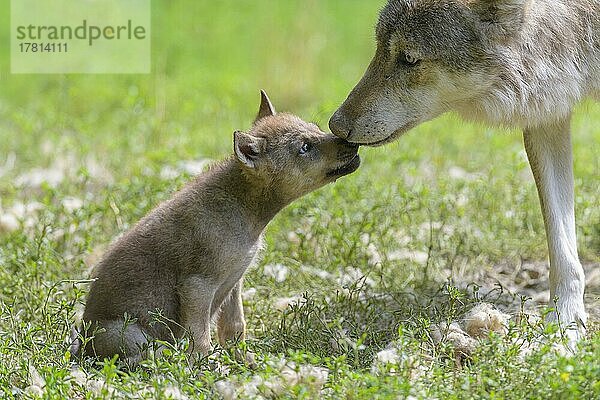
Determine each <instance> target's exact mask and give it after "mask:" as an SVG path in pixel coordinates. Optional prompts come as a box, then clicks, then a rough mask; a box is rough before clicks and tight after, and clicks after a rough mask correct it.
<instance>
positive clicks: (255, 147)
mask: <svg viewBox="0 0 600 400" xmlns="http://www.w3.org/2000/svg"><path fill="white" fill-rule="evenodd" d="M266 147H267V141H266V140H265V139H264V138H259V137H256V136H252V135H248V134H247V133H244V132H241V131H235V132H234V133H233V149H234V152H235V157H236V158H237V159H238V160H240V161H241V162H242V163H243V164H245V165H246V166H248V167H250V168H255V167H256V163H257V161H258V159H259V158H260V156H261V155H262V154H263V153H264V151H265V149H266Z"/></svg>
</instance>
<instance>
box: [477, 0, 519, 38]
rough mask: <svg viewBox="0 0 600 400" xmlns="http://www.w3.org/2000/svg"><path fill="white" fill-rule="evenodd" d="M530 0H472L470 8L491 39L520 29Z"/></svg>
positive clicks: (507, 35)
mask: <svg viewBox="0 0 600 400" xmlns="http://www.w3.org/2000/svg"><path fill="white" fill-rule="evenodd" d="M530 2H531V0H473V1H472V2H471V3H470V7H471V9H472V10H473V11H474V12H475V13H476V14H477V15H478V16H479V19H480V21H481V23H482V24H483V28H484V30H485V31H487V33H488V35H489V36H490V37H491V38H493V39H500V38H507V37H510V36H512V35H514V34H516V33H517V32H519V31H520V30H521V28H522V27H523V23H524V21H525V10H526V9H527V7H528V6H529V3H530Z"/></svg>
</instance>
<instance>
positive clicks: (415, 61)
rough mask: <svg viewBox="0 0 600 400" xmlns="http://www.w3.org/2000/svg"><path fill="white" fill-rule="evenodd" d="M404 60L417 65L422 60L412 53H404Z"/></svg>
mask: <svg viewBox="0 0 600 400" xmlns="http://www.w3.org/2000/svg"><path fill="white" fill-rule="evenodd" d="M404 61H405V62H406V63H407V64H410V65H416V64H418V63H419V61H421V60H419V59H418V58H416V57H413V56H412V55H411V54H408V53H404Z"/></svg>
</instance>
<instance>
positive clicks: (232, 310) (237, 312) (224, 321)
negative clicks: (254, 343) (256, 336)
mask: <svg viewBox="0 0 600 400" xmlns="http://www.w3.org/2000/svg"><path fill="white" fill-rule="evenodd" d="M242 280H243V278H240V280H239V281H238V283H236V285H235V286H234V287H233V289H231V292H230V293H229V296H227V298H226V299H225V301H224V302H223V305H222V306H221V313H220V314H219V319H218V320H217V334H218V336H219V343H220V344H221V346H223V347H225V346H226V344H227V342H231V341H236V340H244V338H245V336H246V320H245V319H244V306H243V304H242Z"/></svg>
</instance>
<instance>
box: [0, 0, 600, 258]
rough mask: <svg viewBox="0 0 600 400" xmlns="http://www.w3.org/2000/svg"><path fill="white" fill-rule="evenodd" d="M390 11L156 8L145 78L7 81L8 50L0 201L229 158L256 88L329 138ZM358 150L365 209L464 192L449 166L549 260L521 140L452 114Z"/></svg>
mask: <svg viewBox="0 0 600 400" xmlns="http://www.w3.org/2000/svg"><path fill="white" fill-rule="evenodd" d="M0 4H2V6H3V7H2V10H3V12H2V13H0V26H3V27H7V26H8V25H9V21H8V13H7V12H6V10H8V8H7V7H8V1H7V0H2V3H0ZM383 4H384V1H383V0H380V1H368V2H366V1H359V0H347V1H338V0H329V1H327V0H319V1H317V0H304V1H300V0H283V1H249V0H237V1H233V0H224V1H218V2H214V1H196V2H191V1H189V2H188V1H169V2H167V1H154V2H152V49H153V51H152V65H153V72H152V74H150V75H13V74H10V72H9V59H8V57H7V48H6V47H4V48H3V52H2V54H1V55H2V58H1V59H0V164H1V163H2V162H4V161H3V160H5V159H6V158H7V157H8V154H9V153H14V154H15V155H16V159H15V160H16V161H15V168H14V169H12V170H10V171H6V172H5V174H4V177H3V179H2V180H1V181H0V195H1V194H4V197H5V199H9V198H10V196H8V194H9V193H13V192H14V190H15V189H14V187H13V186H12V185H11V178H14V177H16V176H17V175H18V172H19V171H23V170H27V169H30V168H33V167H47V166H49V165H52V164H53V163H56V162H57V160H60V159H68V160H79V162H80V163H81V165H83V166H85V163H86V162H88V161H89V160H90V157H91V158H92V159H94V160H97V161H98V162H99V163H100V164H101V166H102V167H105V168H107V169H108V170H109V171H110V172H111V173H112V174H114V176H115V177H116V178H117V181H118V179H119V178H125V177H129V176H136V175H139V174H140V173H141V172H142V171H148V170H152V171H155V172H156V171H159V170H160V169H161V168H163V166H164V165H168V164H174V163H176V162H178V161H179V160H189V159H198V158H205V157H208V158H221V157H223V156H225V155H226V154H229V153H230V152H231V137H232V132H233V131H234V130H236V129H245V128H248V127H249V126H250V124H251V121H252V118H253V116H254V114H255V112H256V109H257V106H258V99H259V89H261V88H263V89H266V90H267V91H268V93H269V94H270V96H271V99H272V100H273V102H274V104H275V106H276V107H277V108H278V109H279V110H288V111H291V112H294V113H297V114H299V115H301V116H302V117H303V118H306V119H310V120H314V121H316V122H317V123H319V124H320V125H321V126H322V127H323V128H326V126H327V121H328V118H329V116H330V115H331V114H332V113H333V111H335V109H336V107H337V106H338V105H339V104H340V103H341V102H342V101H343V100H344V99H345V96H346V95H347V93H348V92H349V91H350V90H351V88H352V87H353V85H354V84H355V83H356V81H357V80H358V79H359V78H360V76H361V74H362V72H363V70H364V68H365V67H366V65H367V64H368V62H369V60H370V57H371V55H372V53H373V51H374V45H375V41H374V33H373V27H374V24H375V21H376V16H377V12H378V10H379V8H380V7H382V5H383ZM0 35H2V36H0V41H7V40H8V36H7V29H2V30H1V31H0ZM599 110H600V108H599V106H598V105H597V104H593V103H585V104H584V105H583V106H581V107H579V108H578V110H577V112H576V113H575V120H574V132H575V135H574V146H575V153H576V157H575V169H576V177H577V180H576V189H577V191H578V193H579V196H578V197H577V199H578V211H577V212H578V217H579V223H580V225H579V226H580V241H581V242H583V243H582V252H583V255H584V256H587V257H592V258H595V257H596V256H597V254H598V247H597V244H594V243H597V242H598V239H597V237H594V235H596V236H597V232H598V229H599V228H598V225H599V222H598V212H597V211H596V210H597V208H598V207H591V206H592V205H593V206H597V205H598V197H597V196H598V170H600V161H599V159H600V157H599V154H600V151H599V149H598V147H599V146H598V142H599V136H600V129H599V127H598V125H599V121H600V116H598V111H599ZM362 153H363V156H364V159H365V161H364V164H363V167H362V168H361V169H360V171H359V172H358V173H356V174H355V175H354V176H352V177H350V178H348V179H346V180H344V183H343V185H351V186H352V185H357V186H360V185H361V184H362V183H364V182H368V186H366V187H365V188H364V189H366V190H364V192H363V193H362V195H363V196H365V197H366V198H371V199H373V198H376V197H378V196H379V195H378V194H377V191H378V190H380V191H381V190H388V189H389V188H390V187H400V190H401V191H408V192H410V191H413V192H414V193H418V195H419V196H421V198H422V199H425V200H428V201H429V200H431V201H432V202H433V203H435V202H436V201H437V200H436V201H434V200H433V199H440V198H441V197H443V196H444V195H456V190H457V188H456V187H455V186H456V185H459V186H461V187H462V186H464V185H465V182H456V181H453V180H452V179H450V180H448V179H449V175H448V172H449V171H451V170H452V169H453V168H455V169H456V171H458V173H459V175H460V174H461V173H463V172H465V173H467V176H471V177H472V178H473V179H475V180H479V181H480V182H477V186H476V192H477V193H479V194H478V195H476V196H475V197H476V199H477V200H478V201H481V203H474V205H473V208H474V207H479V209H478V211H477V212H475V211H474V210H470V208H471V207H469V206H468V207H467V213H473V215H474V216H475V215H477V214H480V213H483V214H481V215H480V216H479V217H477V218H474V220H475V221H474V223H477V224H479V225H486V224H487V222H488V221H492V220H494V219H498V218H500V219H503V217H501V215H504V214H506V213H510V212H513V211H514V210H513V209H515V210H516V211H515V212H516V214H515V216H514V217H513V218H515V219H516V221H517V222H513V224H516V225H517V226H515V227H514V228H516V229H508V231H509V232H510V234H508V235H504V236H503V238H502V239H503V242H511V241H514V244H515V245H517V244H519V246H521V245H522V243H523V241H522V239H523V237H514V236H513V235H516V234H517V232H519V231H520V232H521V233H518V235H533V236H534V237H535V240H530V239H527V240H525V243H528V244H527V246H533V247H534V248H535V249H536V251H535V252H534V254H536V256H537V257H540V258H543V252H544V251H545V243H544V237H543V232H541V231H542V230H543V229H541V218H540V214H539V211H538V205H537V199H536V198H535V189H534V186H533V183H532V181H531V177H530V175H529V171H528V166H527V163H526V158H525V155H524V152H523V149H522V139H521V136H520V134H518V133H514V132H513V133H506V132H504V131H503V130H498V129H491V128H489V127H484V126H477V125H472V124H469V123H466V122H464V121H460V120H459V119H458V118H456V117H454V116H452V115H446V116H444V117H441V118H438V119H436V120H435V121H432V122H430V123H426V124H423V125H421V126H420V127H418V128H416V129H414V130H413V131H412V132H411V133H409V134H407V135H405V136H404V137H403V138H401V139H400V140H398V141H397V142H396V143H394V144H391V145H388V146H386V147H384V148H377V149H370V148H368V149H363V150H362ZM69 162H71V161H69ZM75 163H76V162H75ZM73 167H74V168H75V167H76V166H75V165H74V166H73ZM461 171H462V172H461ZM374 173H375V174H376V175H377V179H376V180H373V179H372V175H373V174H374ZM468 174H471V175H468ZM463 175H464V174H463ZM473 179H471V180H473ZM374 181H376V182H374ZM447 182H450V184H447ZM423 188H425V189H426V190H427V192H423V193H421V191H422V190H423ZM458 189H460V188H458ZM429 190H431V192H429ZM324 193H327V190H324ZM325 195H326V194H325ZM465 195H467V196H471V195H468V194H465ZM429 196H430V197H429ZM471 200H475V199H474V198H473V196H471ZM330 206H331V207H332V208H335V207H341V206H342V205H341V204H331V205H330ZM513 206H514V207H513ZM589 208H592V209H591V210H590V209H589ZM524 212H525V213H526V214H527V215H528V217H527V218H525V219H523V218H521V217H522V216H523V215H525V214H523V213H524ZM489 213H492V215H490V214H489ZM494 213H496V214H497V216H496V217H495V216H494V215H495V214H494ZM523 221H526V222H523ZM523 226H525V228H526V229H525V231H524V230H523V229H521V228H522V227H523ZM496 229H497V228H496ZM484 230H485V229H484ZM514 251H515V252H516V251H520V249H514ZM530 255H531V254H530Z"/></svg>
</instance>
